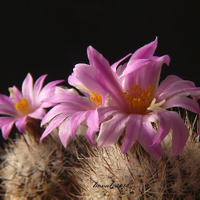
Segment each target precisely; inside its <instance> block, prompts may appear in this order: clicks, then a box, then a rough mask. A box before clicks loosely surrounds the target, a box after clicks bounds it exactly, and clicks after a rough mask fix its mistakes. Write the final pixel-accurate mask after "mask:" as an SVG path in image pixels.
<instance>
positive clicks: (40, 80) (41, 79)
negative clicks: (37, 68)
mask: <svg viewBox="0 0 200 200" xmlns="http://www.w3.org/2000/svg"><path fill="white" fill-rule="evenodd" d="M46 77H47V74H45V75H43V76H40V77H39V78H38V79H37V80H36V82H35V84H34V87H33V96H34V97H37V96H39V93H40V91H41V88H42V85H43V83H44V80H45V78H46Z"/></svg>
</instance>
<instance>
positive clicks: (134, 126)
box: [121, 115, 141, 153]
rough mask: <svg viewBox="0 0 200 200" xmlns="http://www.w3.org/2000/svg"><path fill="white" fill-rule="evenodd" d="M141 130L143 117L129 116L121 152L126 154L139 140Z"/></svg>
mask: <svg viewBox="0 0 200 200" xmlns="http://www.w3.org/2000/svg"><path fill="white" fill-rule="evenodd" d="M140 129H141V115H129V117H128V120H127V124H126V129H125V136H124V138H123V141H122V142H123V144H122V148H121V151H122V153H126V152H127V151H128V150H129V149H131V147H132V146H133V144H134V143H135V141H136V140H137V139H138V136H139V134H140Z"/></svg>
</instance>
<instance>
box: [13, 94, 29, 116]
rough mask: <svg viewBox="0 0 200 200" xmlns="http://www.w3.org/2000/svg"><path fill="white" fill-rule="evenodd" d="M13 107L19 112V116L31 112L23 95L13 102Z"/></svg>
mask: <svg viewBox="0 0 200 200" xmlns="http://www.w3.org/2000/svg"><path fill="white" fill-rule="evenodd" d="M14 107H15V109H16V110H17V112H18V113H19V115H20V116H25V115H27V114H29V113H31V112H32V111H31V108H30V105H29V103H28V101H27V99H26V98H24V97H23V98H21V101H17V102H16V103H15V104H14Z"/></svg>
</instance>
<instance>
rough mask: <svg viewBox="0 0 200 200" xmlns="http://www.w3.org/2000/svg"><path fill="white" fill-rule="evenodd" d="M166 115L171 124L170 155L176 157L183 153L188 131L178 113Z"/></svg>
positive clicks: (171, 112)
mask: <svg viewBox="0 0 200 200" xmlns="http://www.w3.org/2000/svg"><path fill="white" fill-rule="evenodd" d="M167 114H168V115H169V118H170V119H171V122H172V130H173V137H172V153H173V155H175V156H176V155H178V154H180V153H181V152H182V151H183V148H184V147H185V144H186V142H187V140H188V136H189V130H188V129H187V127H186V125H185V124H184V122H183V120H182V119H181V117H180V115H179V114H178V113H176V112H174V111H169V112H167Z"/></svg>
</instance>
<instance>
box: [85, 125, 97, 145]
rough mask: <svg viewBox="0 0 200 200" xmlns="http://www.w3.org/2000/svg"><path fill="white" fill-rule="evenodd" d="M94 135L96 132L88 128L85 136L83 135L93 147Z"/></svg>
mask: <svg viewBox="0 0 200 200" xmlns="http://www.w3.org/2000/svg"><path fill="white" fill-rule="evenodd" d="M95 135H96V131H94V130H93V129H91V128H88V129H87V131H86V135H85V136H86V138H87V140H88V142H89V143H90V144H91V145H95V144H94V140H95Z"/></svg>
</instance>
